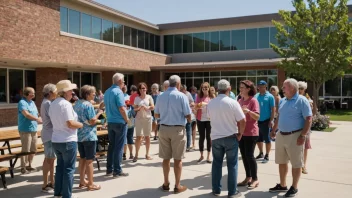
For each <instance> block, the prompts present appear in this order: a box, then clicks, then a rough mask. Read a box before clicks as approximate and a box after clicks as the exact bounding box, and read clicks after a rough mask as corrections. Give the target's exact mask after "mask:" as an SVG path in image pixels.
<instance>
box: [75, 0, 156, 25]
mask: <svg viewBox="0 0 352 198" xmlns="http://www.w3.org/2000/svg"><path fill="white" fill-rule="evenodd" d="M77 1H78V2H80V3H82V4H85V5H87V6H91V7H94V8H97V9H100V10H103V11H105V12H108V13H111V14H113V15H117V16H119V17H122V18H125V19H127V20H130V21H133V22H135V23H138V24H141V25H145V26H148V27H150V28H153V29H156V30H159V26H157V25H155V24H153V23H150V22H148V21H145V20H143V19H140V18H137V17H134V16H132V15H129V14H126V13H124V12H121V11H118V10H115V9H113V8H111V7H108V6H105V5H103V4H100V3H98V2H96V1H93V0H77Z"/></svg>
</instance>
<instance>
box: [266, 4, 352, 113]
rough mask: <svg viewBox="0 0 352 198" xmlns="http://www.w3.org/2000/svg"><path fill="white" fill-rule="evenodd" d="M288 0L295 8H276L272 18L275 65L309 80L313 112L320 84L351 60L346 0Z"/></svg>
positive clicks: (342, 71)
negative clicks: (278, 58)
mask: <svg viewBox="0 0 352 198" xmlns="http://www.w3.org/2000/svg"><path fill="white" fill-rule="evenodd" d="M306 2H307V3H305V1H304V0H292V4H293V6H294V7H295V9H296V11H295V12H290V11H283V10H280V11H279V15H280V17H281V19H282V21H273V24H274V25H275V27H276V28H277V30H278V33H277V35H276V38H277V40H278V45H275V44H270V45H271V47H272V48H273V50H274V51H275V52H276V53H278V54H279V55H280V56H281V57H282V58H283V60H282V61H281V62H280V63H279V67H281V68H283V69H284V70H285V71H286V72H287V73H288V75H291V74H293V75H298V76H301V77H303V78H305V79H306V80H307V81H311V82H312V83H313V96H314V104H315V105H314V112H316V105H317V102H318V99H319V98H318V97H319V88H320V87H321V85H322V84H323V83H324V82H326V81H328V80H332V79H334V78H336V77H338V76H341V75H343V74H344V71H345V70H347V69H348V68H349V67H350V64H351V60H352V59H351V43H352V28H351V25H350V24H349V19H348V7H347V0H339V1H338V0H307V1H306Z"/></svg>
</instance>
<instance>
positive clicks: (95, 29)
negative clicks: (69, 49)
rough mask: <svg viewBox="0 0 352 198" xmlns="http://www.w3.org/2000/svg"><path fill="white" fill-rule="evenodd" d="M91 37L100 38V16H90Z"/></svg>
mask: <svg viewBox="0 0 352 198" xmlns="http://www.w3.org/2000/svg"><path fill="white" fill-rule="evenodd" d="M92 37H93V38H95V39H99V40H100V39H101V18H97V17H92Z"/></svg>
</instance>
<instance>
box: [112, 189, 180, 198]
mask: <svg viewBox="0 0 352 198" xmlns="http://www.w3.org/2000/svg"><path fill="white" fill-rule="evenodd" d="M172 193H173V192H172V191H170V192H163V191H161V190H160V189H158V188H144V189H140V190H135V191H128V192H127V194H125V195H121V196H117V197H119V198H131V197H133V198H138V197H141V198H142V197H164V196H168V195H171V194H172ZM117 197H114V198H117Z"/></svg>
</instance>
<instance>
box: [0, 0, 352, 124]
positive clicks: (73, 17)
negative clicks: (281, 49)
mask: <svg viewBox="0 0 352 198" xmlns="http://www.w3.org/2000/svg"><path fill="white" fill-rule="evenodd" d="M272 19H276V20H278V19H279V16H278V14H266V15H258V16H247V17H235V18H226V19H211V20H202V21H190V22H182V23H170V24H159V25H156V24H152V23H149V22H147V21H144V20H142V19H139V18H136V17H133V16H131V15H128V14H125V13H122V12H120V11H118V10H115V9H112V8H110V7H107V6H104V5H101V4H99V3H96V2H94V1H91V0H2V1H1V3H0V49H1V50H0V127H4V126H11V125H16V124H17V102H18V100H19V99H20V98H21V90H22V89H23V87H25V86H31V87H34V88H35V89H36V92H37V98H36V103H37V105H39V104H40V102H41V100H42V96H41V94H40V92H41V90H42V88H43V86H44V85H45V84H47V83H57V82H58V81H59V80H62V79H69V80H71V81H73V82H74V83H76V84H77V85H78V86H83V85H85V84H91V85H94V86H95V87H97V89H102V90H103V91H104V90H105V89H107V88H108V87H109V86H110V85H111V78H112V75H113V74H114V73H115V72H121V73H124V74H125V76H126V77H125V81H126V82H127V84H128V85H131V84H136V83H138V82H141V81H145V82H147V83H148V85H150V84H151V83H154V82H156V83H161V82H163V80H164V79H166V78H168V77H169V76H170V75H171V74H179V75H180V76H181V78H182V82H183V83H184V84H186V85H187V86H192V85H195V86H197V87H199V85H200V83H201V82H203V81H209V82H210V83H211V84H212V85H215V84H216V83H217V81H219V80H220V79H222V78H226V79H228V80H229V81H230V83H231V84H232V87H233V89H234V91H236V90H237V87H238V84H239V82H240V81H241V80H243V79H250V80H252V81H254V82H258V81H259V80H266V81H268V82H269V84H270V85H277V84H279V85H280V84H282V82H283V81H284V79H285V73H284V72H283V71H282V70H280V69H277V67H276V64H277V63H278V61H279V60H280V59H279V58H278V56H277V54H275V52H273V50H272V49H271V48H270V43H275V42H276V39H275V34H276V29H275V28H274V27H273V25H272V23H271V20H272ZM345 78H346V77H345ZM347 78H348V76H347ZM347 78H346V79H347ZM346 79H342V78H341V79H340V83H341V88H340V89H341V90H340V92H338V93H336V94H335V93H334V94H335V95H336V96H335V95H334V94H333V95H334V97H336V98H338V99H340V100H342V98H343V97H349V96H350V95H351V91H350V90H351V88H352V86H351V87H349V86H350V84H351V83H349V81H348V83H347V84H346V86H347V88H346V90H345V88H344V84H345V83H344V82H345V81H346ZM351 79H352V78H351ZM346 82H347V81H346ZM351 82H352V80H351ZM346 86H345V87H346ZM325 88H326V86H324V87H323V89H322V95H323V96H325V95H324V94H325V93H326V90H325ZM345 92H346V94H345ZM338 94H340V95H339V96H337V95H338ZM345 95H346V96H345ZM351 98H352V96H351Z"/></svg>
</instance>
